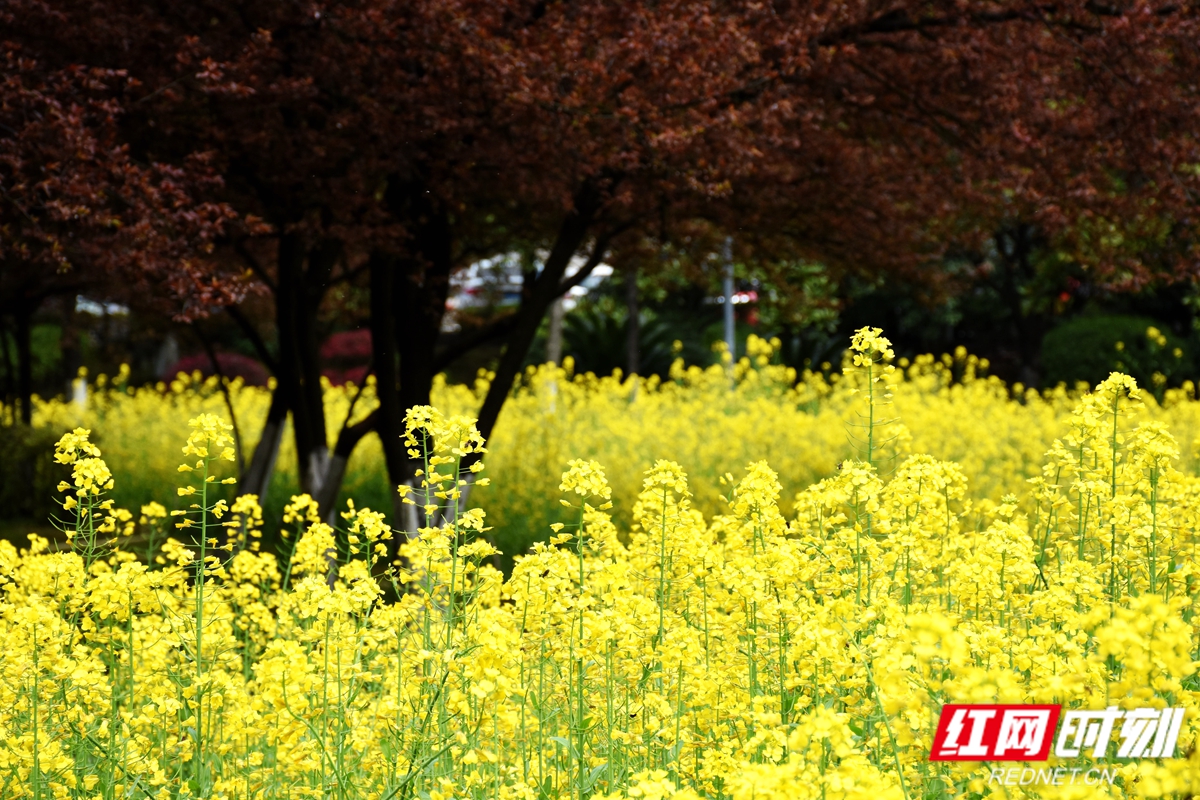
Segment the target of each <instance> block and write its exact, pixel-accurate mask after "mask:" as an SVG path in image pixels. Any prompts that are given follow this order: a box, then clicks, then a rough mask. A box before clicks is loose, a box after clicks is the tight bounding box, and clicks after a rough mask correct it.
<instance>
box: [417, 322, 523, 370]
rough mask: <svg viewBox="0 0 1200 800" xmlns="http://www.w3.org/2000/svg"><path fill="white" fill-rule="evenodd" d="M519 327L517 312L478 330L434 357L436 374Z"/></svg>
mask: <svg viewBox="0 0 1200 800" xmlns="http://www.w3.org/2000/svg"><path fill="white" fill-rule="evenodd" d="M516 325H517V314H516V312H509V313H508V314H505V315H504V316H503V317H500V318H499V319H494V320H492V321H491V322H490V323H488V324H487V325H484V326H482V327H479V328H476V329H475V330H473V331H471V332H470V333H469V334H467V335H466V336H463V337H462V338H460V339H458V340H457V341H455V342H454V343H453V344H450V345H447V346H446V347H445V348H443V349H442V350H441V351H440V352H438V353H437V354H436V355H434V357H433V371H434V373H435V374H436V373H438V372H441V371H442V370H444V369H445V368H446V367H448V366H450V365H451V364H453V363H454V362H455V361H457V360H458V359H459V358H461V357H462V356H464V355H466V354H467V353H469V352H470V351H472V350H474V349H475V348H476V347H479V346H480V345H481V344H484V343H486V342H490V341H491V340H493V339H498V338H500V337H502V336H507V335H508V334H509V333H511V332H512V329H513V328H515V327H516Z"/></svg>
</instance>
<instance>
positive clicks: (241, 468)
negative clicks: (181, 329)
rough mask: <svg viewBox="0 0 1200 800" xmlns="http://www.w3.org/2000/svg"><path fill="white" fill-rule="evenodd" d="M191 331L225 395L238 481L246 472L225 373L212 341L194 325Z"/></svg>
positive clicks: (239, 431) (235, 415)
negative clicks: (202, 349) (231, 429)
mask: <svg viewBox="0 0 1200 800" xmlns="http://www.w3.org/2000/svg"><path fill="white" fill-rule="evenodd" d="M192 331H193V332H194V333H195V334H196V338H197V339H199V340H200V344H201V345H202V346H203V347H204V352H205V353H207V354H208V360H209V362H211V363H212V367H213V372H214V373H215V374H216V376H217V385H219V386H220V387H221V394H222V395H223V396H224V397H225V408H226V409H228V410H229V421H230V423H231V424H232V425H233V444H234V451H235V452H236V453H237V467H238V481H239V482H240V481H241V480H242V476H243V475H245V474H246V459H245V456H244V455H243V454H242V432H241V430H240V429H239V428H238V421H237V412H236V411H234V410H233V398H232V397H230V396H229V385H228V381H227V380H226V379H225V373H224V372H223V371H222V370H221V362H219V361H217V353H216V351H215V350H214V349H213V346H212V342H211V341H209V339H208V337H207V336H205V335H204V334H203V333H201V331H200V329H199V328H198V327H196V326H195V325H193V326H192Z"/></svg>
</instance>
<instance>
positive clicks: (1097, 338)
mask: <svg viewBox="0 0 1200 800" xmlns="http://www.w3.org/2000/svg"><path fill="white" fill-rule="evenodd" d="M1192 371H1193V362H1192V354H1191V353H1190V352H1189V348H1188V343H1187V342H1185V341H1184V340H1182V339H1180V338H1179V337H1177V336H1175V335H1174V334H1173V333H1171V332H1170V331H1168V330H1166V329H1165V328H1163V327H1161V323H1156V322H1155V321H1154V320H1153V319H1150V318H1148V317H1134V316H1126V315H1119V314H1104V315H1088V316H1082V317H1076V318H1075V319H1073V320H1071V321H1070V322H1067V323H1065V324H1063V325H1060V326H1058V327H1057V328H1054V329H1053V330H1052V331H1050V332H1049V333H1048V334H1046V337H1045V339H1043V340H1042V379H1043V385H1045V386H1055V385H1057V384H1059V383H1063V382H1065V383H1066V384H1067V385H1068V386H1073V385H1074V384H1075V383H1076V382H1077V381H1086V382H1087V383H1088V384H1090V385H1092V386H1094V385H1096V384H1097V383H1099V382H1100V381H1102V380H1104V379H1105V378H1107V377H1108V376H1109V374H1110V373H1112V372H1124V373H1126V374H1128V375H1132V376H1133V377H1134V378H1135V379H1136V380H1137V382H1138V385H1139V386H1144V387H1146V388H1147V389H1148V390H1151V391H1157V390H1159V389H1161V388H1162V387H1163V386H1164V385H1178V384H1179V383H1180V382H1182V381H1183V380H1184V379H1186V378H1190V377H1191V376H1192ZM1156 374H1158V375H1160V376H1161V377H1160V378H1158V379H1157V380H1156V379H1155V375H1156ZM1164 379H1165V381H1164Z"/></svg>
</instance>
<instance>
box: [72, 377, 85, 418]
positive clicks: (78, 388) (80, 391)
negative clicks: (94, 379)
mask: <svg viewBox="0 0 1200 800" xmlns="http://www.w3.org/2000/svg"><path fill="white" fill-rule="evenodd" d="M87 395H88V391H87V378H76V379H75V380H73V381H71V402H72V403H74V404H75V405H76V406H78V407H79V410H80V411H83V410H84V409H85V408H87Z"/></svg>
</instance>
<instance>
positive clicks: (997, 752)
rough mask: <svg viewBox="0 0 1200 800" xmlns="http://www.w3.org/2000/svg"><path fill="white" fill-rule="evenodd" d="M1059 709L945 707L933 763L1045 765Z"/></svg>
mask: <svg viewBox="0 0 1200 800" xmlns="http://www.w3.org/2000/svg"><path fill="white" fill-rule="evenodd" d="M1061 712H1062V706H1060V705H963V704H953V703H952V704H947V705H945V706H942V715H941V717H940V718H939V720H938V726H937V731H935V732H934V734H933V746H932V747H931V748H930V751H929V760H930V761H1045V760H1046V759H1047V758H1049V757H1050V745H1051V743H1052V742H1053V740H1054V731H1055V726H1057V725H1058V717H1059V714H1060V713H1061Z"/></svg>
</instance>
